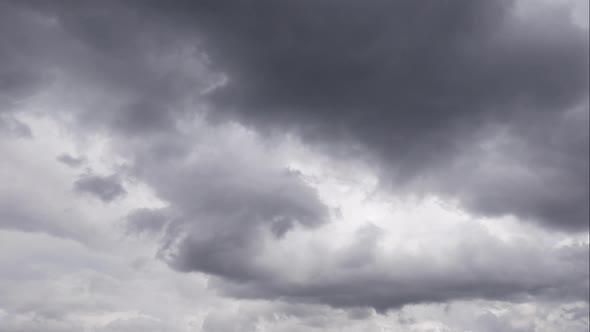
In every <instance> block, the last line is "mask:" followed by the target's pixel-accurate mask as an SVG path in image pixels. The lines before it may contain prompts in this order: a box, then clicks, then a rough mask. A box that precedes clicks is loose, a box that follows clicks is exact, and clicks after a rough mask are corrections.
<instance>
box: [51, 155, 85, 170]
mask: <svg viewBox="0 0 590 332" xmlns="http://www.w3.org/2000/svg"><path fill="white" fill-rule="evenodd" d="M56 159H57V160H58V161H59V162H61V163H63V164H65V165H68V166H70V167H74V168H76V167H80V166H82V165H84V164H85V163H86V158H84V157H74V156H72V155H69V154H67V153H64V154H60V155H59V156H57V158H56Z"/></svg>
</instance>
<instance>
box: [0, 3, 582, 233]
mask: <svg viewBox="0 0 590 332" xmlns="http://www.w3.org/2000/svg"><path fill="white" fill-rule="evenodd" d="M5 6H8V7H9V8H10V9H12V7H10V6H14V7H15V8H17V9H16V10H13V11H15V12H16V13H18V15H15V16H14V17H12V18H10V23H9V24H11V25H13V26H17V27H19V29H18V31H19V35H12V34H9V35H10V37H11V38H6V40H7V41H9V42H7V43H3V44H5V45H6V46H5V47H4V49H6V50H7V51H5V52H4V53H5V54H6V55H5V56H4V57H6V58H7V59H12V60H10V61H8V60H6V61H3V63H6V64H10V63H12V62H15V61H17V60H18V62H19V63H20V62H21V61H24V62H23V64H22V65H20V66H16V65H9V66H6V68H14V70H13V69H11V70H13V71H15V73H16V74H14V75H16V76H18V77H23V79H13V80H6V81H7V82H9V81H15V82H16V81H18V82H20V81H22V82H24V83H22V84H16V83H14V84H11V86H12V85H15V86H16V85H18V86H21V85H22V86H26V87H27V88H26V89H25V88H18V89H17V88H15V87H10V88H7V90H6V91H8V92H7V95H9V96H11V97H12V96H16V95H19V93H16V92H10V91H13V90H14V89H17V90H19V91H20V90H26V91H30V90H32V89H33V87H35V86H38V85H35V84H36V83H39V82H44V80H42V79H41V78H30V79H25V78H26V77H36V76H35V75H37V74H39V73H44V72H45V71H46V70H42V68H45V67H51V66H53V67H55V68H62V69H63V70H62V74H63V73H64V72H65V73H66V76H67V75H71V76H73V77H74V78H75V79H76V80H81V81H84V82H86V83H87V84H90V85H93V86H94V88H95V90H98V91H103V92H104V93H106V94H108V95H109V98H104V99H103V100H102V101H101V102H99V103H96V104H95V105H86V107H83V108H81V109H82V110H80V111H79V114H78V115H79V120H80V123H82V124H84V125H85V126H94V127H100V128H103V129H106V130H109V131H116V132H117V133H119V134H123V135H127V136H129V135H145V134H150V135H154V134H160V133H162V132H163V131H164V132H166V131H173V130H175V128H176V124H177V122H178V121H182V119H183V117H186V116H190V113H192V111H187V110H185V109H183V107H182V106H181V105H182V102H183V101H186V100H187V99H194V98H201V97H202V96H201V95H200V92H202V91H204V90H206V89H207V87H208V86H209V85H210V84H211V81H212V80H215V78H214V77H215V76H214V75H212V73H211V70H216V71H218V72H223V73H225V74H227V76H228V78H229V80H228V83H227V84H226V85H225V86H223V87H221V88H218V89H216V90H214V91H213V93H211V94H209V98H208V99H209V102H211V103H212V109H210V110H209V115H210V118H211V119H232V120H235V119H238V120H239V121H241V122H243V123H246V124H249V125H252V126H254V127H256V128H257V129H258V130H261V131H270V132H282V131H283V130H285V129H288V130H293V131H295V132H296V133H298V134H299V135H301V136H302V137H304V138H305V139H306V140H307V142H311V143H314V144H316V146H319V147H320V148H322V149H323V150H322V151H325V152H326V151H327V152H330V153H333V154H337V153H346V154H348V155H351V154H352V155H355V154H360V153H361V152H363V153H368V154H369V155H370V156H372V158H373V159H376V160H377V161H378V163H377V165H378V167H379V168H380V171H381V173H382V175H381V178H382V180H383V182H384V184H386V186H388V187H390V188H395V189H397V188H401V187H405V186H407V185H408V183H410V184H413V183H414V182H415V180H416V179H419V180H420V179H422V178H423V177H424V175H425V173H426V174H428V175H429V179H430V182H429V183H428V186H426V190H427V191H434V190H439V191H440V194H443V195H450V196H454V197H458V198H459V199H460V201H461V202H462V203H463V204H464V205H465V206H466V207H467V208H470V209H471V210H472V211H473V212H476V213H481V214H484V215H494V216H498V215H510V214H512V215H516V216H517V217H520V218H522V219H525V220H531V221H536V222H539V223H541V224H544V225H548V226H549V227H552V228H555V229H564V230H568V231H577V230H586V229H587V228H588V209H587V205H586V204H582V203H580V202H583V201H586V200H588V198H589V197H588V190H587V189H585V187H587V186H586V185H585V184H586V183H588V174H587V173H588V172H587V167H586V168H585V169H584V167H583V166H585V164H584V162H583V160H586V159H588V149H587V147H588V140H587V136H586V137H584V136H583V134H582V133H583V130H584V129H585V128H583V126H582V127H581V128H576V129H575V132H572V131H568V129H564V128H561V127H556V126H552V125H551V124H552V123H553V122H554V121H556V119H558V118H560V116H562V115H563V113H564V112H566V111H568V110H570V109H572V108H575V107H578V106H580V105H582V106H585V105H586V106H587V103H588V102H587V98H588V92H587V91H588V75H587V74H588V31H587V30H584V29H583V28H580V27H578V26H576V25H575V24H574V23H572V20H571V18H570V17H569V14H568V12H567V10H565V9H564V8H562V7H559V5H550V4H546V5H543V6H544V7H542V9H536V10H534V11H531V13H530V15H528V16H527V15H518V14H516V11H515V10H514V6H515V3H514V2H513V1H504V0H497V1H466V0H456V1H426V2H420V3H416V2H415V1H406V0H404V1H395V2H389V1H382V0H372V1H362V2H361V1H353V0H347V1H336V0H321V1H310V0H306V1H297V2H295V3H293V2H289V1H278V2H277V1H267V0H264V1H257V2H251V1H230V0H222V1H206V0H201V1H176V2H174V3H166V4H162V3H161V2H151V1H141V2H128V3H124V4H123V3H119V2H101V4H100V5H97V4H95V3H92V2H60V3H50V4H47V3H45V4H42V3H39V2H35V1H31V2H23V4H18V5H17V3H12V2H9V3H8V4H6V5H5ZM525 14H526V13H525ZM23 22H27V24H24V23H23ZM31 23H32V24H31ZM37 32H42V33H43V34H44V35H46V38H45V39H44V41H40V40H39V38H34V36H35V34H36V33H37ZM5 33H6V32H5ZM50 42H54V43H55V44H54V45H52V47H46V46H47V45H46V43H50ZM44 47H45V48H44ZM45 49H49V50H50V51H44V50H45ZM25 51H28V53H26V54H27V56H28V58H27V57H23V56H20V54H21V53H23V52H25ZM39 54H41V55H39ZM170 54H175V55H176V57H175V56H170ZM204 54H206V55H207V56H206V57H205V56H204ZM22 59H25V60H22ZM205 59H208V60H207V61H205ZM187 61H188V62H187ZM184 62H186V63H184ZM171 63H184V64H185V66H182V65H181V66H176V67H175V66H171ZM207 63H209V64H208V65H207ZM31 73H32V74H35V75H32V74H31ZM11 75H12V74H11ZM14 75H13V76H14ZM43 77H51V75H43ZM88 82H91V83H88ZM34 83H35V84H34ZM11 89H12V90H11ZM15 91H16V90H15ZM106 99H110V101H109V102H105V100H106ZM587 113H588V111H587V110H586V111H585V114H587ZM523 119H524V120H523ZM495 125H499V126H507V127H510V130H512V131H513V132H514V133H516V136H517V138H518V139H522V140H524V141H526V144H527V145H528V146H530V149H527V150H525V151H522V153H521V155H519V156H518V157H519V158H520V157H522V158H520V159H518V158H517V159H518V160H517V161H516V162H517V163H518V164H519V167H521V168H523V169H525V170H526V172H527V173H530V176H531V178H532V181H528V182H526V183H524V182H522V181H521V182H520V183H518V185H517V184H516V183H515V182H514V181H513V178H511V177H510V176H504V175H503V174H495V178H494V179H493V180H490V182H492V183H494V184H495V187H496V188H497V189H495V188H483V187H482V188H481V189H477V188H475V187H474V186H473V187H472V188H471V189H469V190H468V195H467V196H471V195H472V196H473V197H465V196H466V191H465V190H463V189H461V190H455V189H454V188H455V187H456V186H453V185H447V181H446V178H448V177H450V176H452V174H451V175H449V174H446V173H444V172H443V171H444V170H446V169H448V168H449V165H454V166H455V169H456V168H458V167H459V166H457V165H460V161H461V158H462V157H463V156H462V155H461V151H463V150H464V149H465V148H466V147H465V146H466V145H470V144H471V145H473V144H476V143H477V140H478V139H480V138H481V133H482V132H485V130H486V128H488V127H489V126H495ZM531 131H536V132H544V133H545V135H546V136H543V135H539V134H532V135H531V134H530V132H531ZM560 135H574V136H575V137H574V138H575V139H577V140H579V141H578V143H576V144H577V145H575V146H573V147H572V146H569V145H567V144H565V145H560V144H544V143H543V142H542V141H543V140H545V139H546V137H547V136H560ZM580 135H582V136H580ZM565 141H567V138H566V139H565ZM474 142H475V143H474ZM558 145H559V146H558ZM351 146H352V147H354V149H353V148H350V147H351ZM580 147H581V149H580ZM468 148H469V147H468ZM570 149H571V150H570ZM537 150H538V151H542V152H541V153H539V152H535V151H537ZM529 153H533V154H534V156H526V155H527V154H529ZM482 157H486V156H485V155H484V156H482ZM554 158H560V160H559V161H558V162H556V160H555V159H554ZM532 159H534V161H533V160H532ZM558 164H559V166H557V165H558ZM472 166H475V168H474V167H472ZM482 166H485V165H482V164H481V163H479V164H475V165H470V167H463V168H462V169H460V172H461V173H462V174H464V175H465V176H468V177H472V178H477V177H478V176H479V174H478V173H477V172H475V171H474V170H475V169H478V168H481V167H482ZM562 166H563V167H562ZM547 173H551V176H550V179H549V180H547ZM431 175H435V176H431ZM489 175H490V174H488V176H489ZM539 182H545V183H547V186H551V187H555V186H556V187H559V188H563V189H560V190H559V191H560V192H561V191H562V190H566V191H567V190H568V189H567V188H570V184H574V187H573V188H572V190H571V191H570V192H569V193H568V194H565V195H561V194H554V195H545V196H542V197H541V196H539V195H528V194H529V193H538V192H539V190H538V188H537V187H536V185H535V184H534V183H539ZM422 184H424V182H423V183H422ZM458 187H461V186H458ZM441 188H444V189H445V190H440V189H441ZM412 190H415V188H410V191H412ZM489 191H493V192H495V194H493V195H489ZM572 197H573V198H572Z"/></svg>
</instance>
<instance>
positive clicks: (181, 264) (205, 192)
mask: <svg viewBox="0 0 590 332" xmlns="http://www.w3.org/2000/svg"><path fill="white" fill-rule="evenodd" d="M203 129H204V130H205V128H203ZM245 134H246V133H240V131H239V130H238V131H237V133H236V131H235V130H232V129H231V127H230V128H227V127H226V128H225V130H224V129H223V128H220V130H219V132H217V133H215V132H207V131H205V132H203V133H201V134H200V135H197V136H194V135H193V136H187V137H185V140H190V141H192V142H193V146H192V149H191V150H190V151H189V152H188V153H187V154H186V155H181V157H178V156H172V157H168V158H164V157H163V156H162V155H161V154H160V152H159V148H158V144H153V145H150V146H145V149H143V148H134V150H135V151H136V152H137V155H136V156H137V159H136V160H135V165H136V169H135V170H134V174H137V175H138V176H140V177H141V178H142V179H144V180H145V181H147V183H149V184H150V185H151V186H152V187H153V188H154V190H155V191H156V193H157V194H158V197H160V198H161V199H163V200H164V201H166V202H168V203H169V206H168V207H167V208H165V209H162V210H139V211H136V212H134V213H133V214H131V215H130V216H129V220H128V228H129V230H130V231H131V232H137V233H145V232H147V233H153V232H156V233H157V232H158V231H161V230H165V232H166V234H165V236H164V240H163V241H164V243H163V246H162V248H161V250H160V257H162V258H163V259H164V260H165V261H167V262H168V263H169V264H170V265H171V266H172V267H174V268H176V269H178V270H181V271H193V270H199V271H203V272H208V273H212V274H215V275H219V276H223V277H227V278H235V279H237V280H240V279H242V278H254V277H260V276H262V275H263V274H265V273H266V272H265V267H264V266H260V265H259V264H258V263H256V257H257V256H258V255H259V254H260V252H261V251H262V250H263V249H264V240H265V235H268V234H271V235H272V237H274V238H277V239H280V238H282V237H283V236H285V234H287V233H288V232H289V231H290V230H292V229H294V228H297V227H303V228H314V227H317V226H319V225H322V224H324V223H326V222H327V221H328V217H329V215H328V213H329V211H328V208H327V207H326V206H325V205H324V204H323V203H322V202H321V201H320V200H319V197H318V195H317V193H316V192H315V190H314V189H313V188H311V187H310V186H309V185H307V184H306V183H305V182H304V181H303V179H302V178H301V177H300V175H298V174H297V173H294V172H291V171H289V170H287V169H284V168H282V167H280V166H278V165H277V164H276V162H275V161H274V160H273V157H272V155H265V154H266V153H267V152H266V151H265V150H264V149H261V148H260V147H259V146H258V145H257V142H256V140H252V138H250V137H248V136H247V135H245ZM223 135H227V136H228V137H229V138H224V137H223ZM232 137H233V138H232ZM181 141H184V140H181ZM212 146H215V148H214V149H211V147H212Z"/></svg>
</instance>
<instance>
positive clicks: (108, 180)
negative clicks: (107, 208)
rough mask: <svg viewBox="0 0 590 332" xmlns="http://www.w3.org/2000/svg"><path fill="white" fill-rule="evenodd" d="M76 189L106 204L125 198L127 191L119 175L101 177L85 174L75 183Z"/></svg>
mask: <svg viewBox="0 0 590 332" xmlns="http://www.w3.org/2000/svg"><path fill="white" fill-rule="evenodd" d="M74 189H75V190H76V191H77V192H79V193H86V194H90V195H93V196H96V197H97V198H98V199H100V200H102V201H103V202H105V203H108V202H111V201H113V200H115V199H117V198H119V197H122V196H124V195H125V194H126V193H127V191H126V190H125V188H124V187H123V185H122V184H121V180H120V179H119V177H118V176H117V175H114V174H113V175H109V176H101V175H92V174H85V175H82V176H81V177H80V178H79V179H77V180H76V181H75V182H74Z"/></svg>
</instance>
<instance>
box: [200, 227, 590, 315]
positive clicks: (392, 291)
mask: <svg viewBox="0 0 590 332" xmlns="http://www.w3.org/2000/svg"><path fill="white" fill-rule="evenodd" d="M472 236H477V234H472ZM477 240H478V241H483V242H484V243H485V242H486V239H485V238H478V239H477ZM488 245H489V243H488ZM456 250H457V251H453V252H446V253H445V254H446V255H448V257H446V259H441V258H439V259H436V258H435V257H434V256H430V257H420V256H412V255H405V254H400V255H398V256H394V257H391V259H387V258H386V259H383V258H381V259H377V258H376V256H369V255H367V256H366V257H365V259H366V261H365V263H364V264H363V265H362V266H355V267H351V266H347V265H346V264H345V263H343V262H342V261H339V259H338V255H342V256H345V255H346V252H340V253H338V254H337V255H336V256H335V257H330V258H331V259H332V261H334V263H332V262H330V263H328V264H327V265H328V266H325V267H322V268H320V269H318V270H317V271H314V273H310V277H309V279H305V280H297V281H296V282H293V281H291V280H290V279H289V277H287V276H282V275H281V274H280V273H277V274H275V275H274V276H271V277H268V278H264V279H262V278H259V279H254V280H248V279H246V278H244V279H243V280H241V281H235V280H233V281H232V280H228V279H220V278H217V279H213V280H212V282H211V285H214V286H215V287H217V288H219V289H220V290H221V291H223V292H224V293H226V294H228V295H232V296H236V297H245V298H264V299H269V298H270V299H275V300H278V299H281V300H283V301H293V302H303V303H321V304H329V305H332V306H335V307H352V308H354V307H358V306H367V307H372V308H374V309H376V310H377V311H380V312H384V311H387V310H390V309H394V308H400V307H403V306H406V305H408V304H419V303H449V302H451V301H455V300H473V299H488V300H502V301H510V302H524V301H529V300H531V299H535V301H538V300H543V299H545V300H549V301H568V300H569V301H586V302H587V300H588V296H589V288H588V272H587V269H588V267H589V266H588V259H589V257H588V245H574V246H570V247H564V248H560V249H556V250H551V251H548V252H545V253H544V254H540V253H539V252H536V251H535V250H534V249H533V247H528V248H525V247H524V246H523V247H517V246H514V245H511V246H505V245H489V246H481V244H478V243H475V242H469V243H468V242H465V243H462V244H460V245H459V246H458V248H456ZM416 260H418V261H416ZM554 269H560V272H557V273H556V272H555V270H554Z"/></svg>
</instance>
